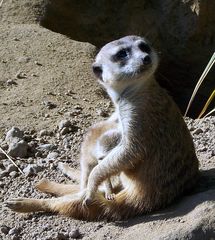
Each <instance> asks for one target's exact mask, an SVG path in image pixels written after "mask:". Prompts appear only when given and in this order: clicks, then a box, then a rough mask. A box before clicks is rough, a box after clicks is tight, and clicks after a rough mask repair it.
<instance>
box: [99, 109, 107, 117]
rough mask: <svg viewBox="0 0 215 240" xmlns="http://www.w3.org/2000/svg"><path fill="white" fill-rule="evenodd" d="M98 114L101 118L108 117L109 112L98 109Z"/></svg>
mask: <svg viewBox="0 0 215 240" xmlns="http://www.w3.org/2000/svg"><path fill="white" fill-rule="evenodd" d="M97 114H98V115H99V116H101V117H107V116H108V112H107V111H105V110H103V109H98V110H97Z"/></svg>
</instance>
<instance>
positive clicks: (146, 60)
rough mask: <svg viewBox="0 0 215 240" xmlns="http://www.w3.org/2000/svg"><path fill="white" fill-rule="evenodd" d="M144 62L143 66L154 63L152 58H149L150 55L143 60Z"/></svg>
mask: <svg viewBox="0 0 215 240" xmlns="http://www.w3.org/2000/svg"><path fill="white" fill-rule="evenodd" d="M142 61H143V64H144V65H149V64H151V63H152V60H151V58H150V57H149V55H147V56H145V57H144V58H143V59H142Z"/></svg>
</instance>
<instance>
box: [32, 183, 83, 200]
mask: <svg viewBox="0 0 215 240" xmlns="http://www.w3.org/2000/svg"><path fill="white" fill-rule="evenodd" d="M36 188H37V189H38V190H39V191H41V192H44V193H50V194H53V195H55V196H64V195H67V194H72V193H77V192H78V191H79V186H78V185H74V184H61V183H56V182H53V181H49V180H48V179H42V180H40V181H39V182H38V183H37V184H36Z"/></svg>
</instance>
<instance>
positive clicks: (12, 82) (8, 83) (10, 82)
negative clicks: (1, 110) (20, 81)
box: [6, 79, 17, 86]
mask: <svg viewBox="0 0 215 240" xmlns="http://www.w3.org/2000/svg"><path fill="white" fill-rule="evenodd" d="M6 83H7V85H8V86H10V85H17V82H16V81H14V80H13V79H8V80H7V82H6Z"/></svg>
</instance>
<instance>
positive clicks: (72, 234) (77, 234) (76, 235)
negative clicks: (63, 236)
mask: <svg viewBox="0 0 215 240" xmlns="http://www.w3.org/2000/svg"><path fill="white" fill-rule="evenodd" d="M69 236H70V237H71V238H79V237H80V236H81V234H80V231H79V229H78V228H76V229H74V230H72V231H71V232H70V233H69Z"/></svg>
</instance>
